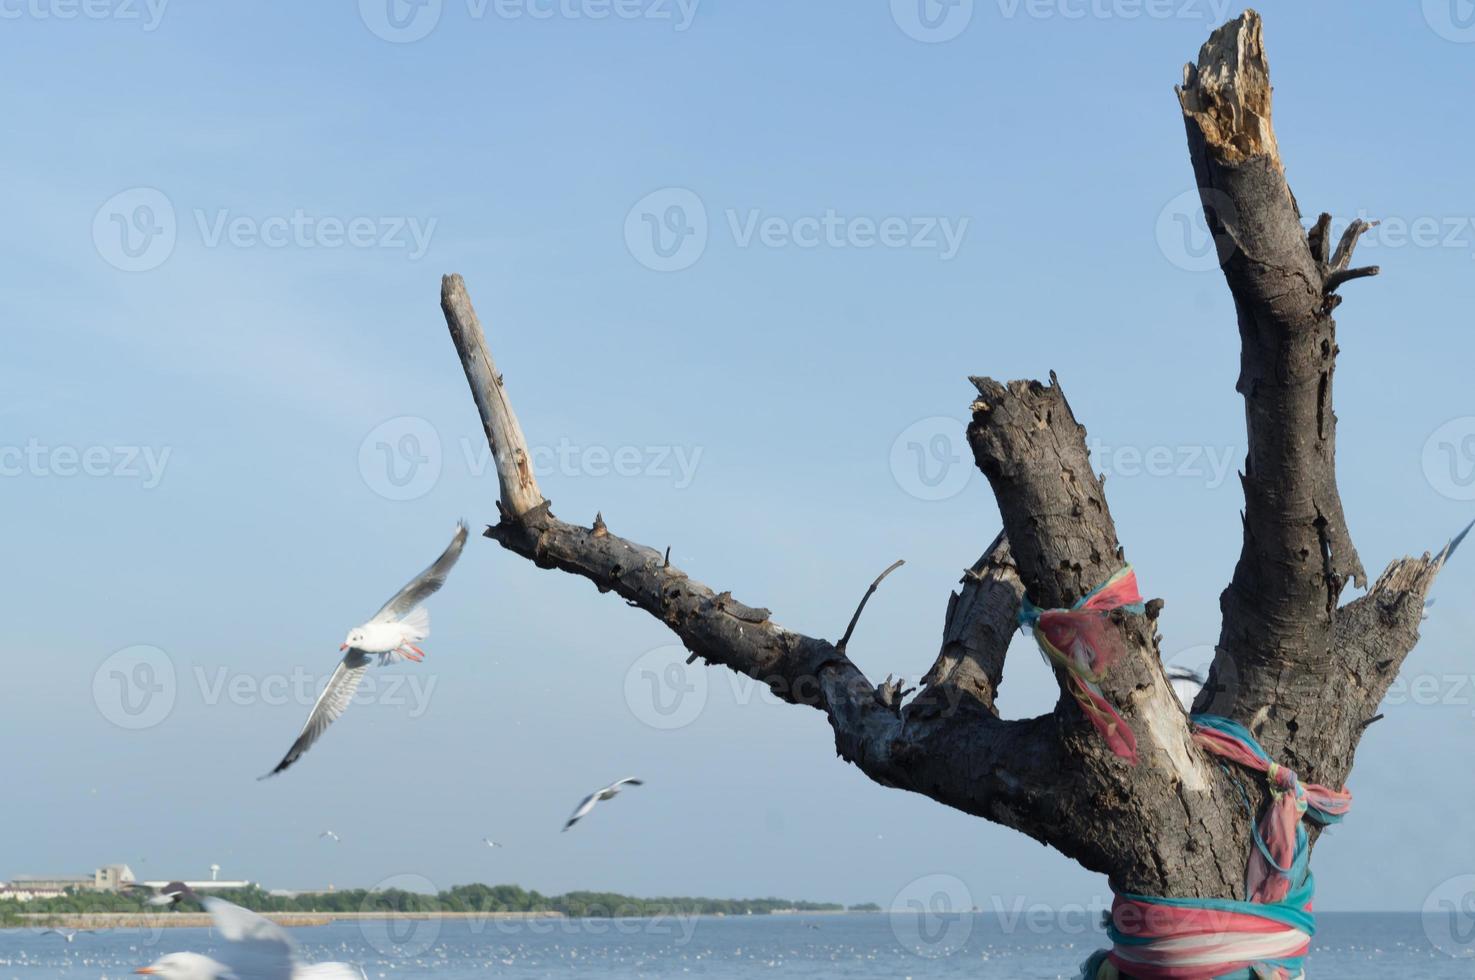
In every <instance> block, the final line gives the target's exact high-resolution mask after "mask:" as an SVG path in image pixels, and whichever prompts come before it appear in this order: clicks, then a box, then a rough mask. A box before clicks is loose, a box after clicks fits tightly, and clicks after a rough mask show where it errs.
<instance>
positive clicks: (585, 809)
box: [563, 793, 599, 830]
mask: <svg viewBox="0 0 1475 980" xmlns="http://www.w3.org/2000/svg"><path fill="white" fill-rule="evenodd" d="M598 800H599V794H598V793H590V794H589V795H588V796H586V797H584V802H582V803H580V804H579V808H578V809H577V810H575V811H574V815H573V816H571V817H569V818H568V823H566V824H564V825H563V829H564V830H568V829H569V828H570V827H572V826H573V825H574V824H576V823H578V822H579V821H580V820H582V819H583V818H584V817H586V816H588V815H589V811H590V810H592V809H594V804H595V803H596V802H597V801H598Z"/></svg>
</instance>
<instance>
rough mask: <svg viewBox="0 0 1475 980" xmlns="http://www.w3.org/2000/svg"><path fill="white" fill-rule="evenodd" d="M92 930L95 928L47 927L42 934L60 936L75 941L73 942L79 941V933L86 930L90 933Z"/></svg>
mask: <svg viewBox="0 0 1475 980" xmlns="http://www.w3.org/2000/svg"><path fill="white" fill-rule="evenodd" d="M92 931H93V930H91V929H46V930H44V931H42V933H41V935H43V936H60V937H61V938H63V939H65V940H66V941H67V942H68V943H73V942H76V941H77V936H78V935H79V934H81V933H84V932H88V933H90V932H92Z"/></svg>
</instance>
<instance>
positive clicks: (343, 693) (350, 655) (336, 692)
mask: <svg viewBox="0 0 1475 980" xmlns="http://www.w3.org/2000/svg"><path fill="white" fill-rule="evenodd" d="M368 666H369V655H368V654H367V653H364V652H363V651H362V650H358V649H354V648H352V647H350V648H349V651H348V652H347V653H345V654H344V655H343V661H342V662H341V663H340V664H339V665H338V669H337V670H335V671H333V677H332V679H331V680H329V681H328V686H327V687H325V688H323V693H322V694H320V695H318V700H317V704H314V705H313V706H312V714H310V715H308V716H307V724H305V725H303V726H302V732H301V734H299V735H298V736H297V741H295V742H293V743H292V747H291V748H290V749H288V750H287V754H286V755H285V756H283V757H282V761H281V762H279V763H277V767H276V768H275V769H273V770H272V771H271V772H269V773H267V774H266V776H262V777H260V778H261V779H266V778H267V776H275V775H276V774H277V773H279V772H281V771H282V770H283V769H286V768H287V767H288V766H290V765H291V764H292V763H294V762H296V761H297V760H298V759H300V758H302V754H303V753H304V752H306V751H307V750H308V749H310V748H312V743H314V742H316V741H317V740H318V739H319V738H320V737H322V734H323V732H325V731H327V730H328V726H329V725H331V724H333V722H335V721H337V720H338V716H339V715H341V714H343V712H345V711H347V710H348V705H349V704H350V703H351V702H352V701H353V695H354V692H355V691H357V690H358V687H359V681H361V680H363V677H364V671H365V670H366V669H368Z"/></svg>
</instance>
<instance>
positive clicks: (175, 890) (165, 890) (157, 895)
mask: <svg viewBox="0 0 1475 980" xmlns="http://www.w3.org/2000/svg"><path fill="white" fill-rule="evenodd" d="M127 888H128V890H129V891H150V892H153V894H152V895H150V896H149V897H148V898H146V899H144V904H145V905H153V906H160V905H168V906H175V905H178V904H179V902H180V900H181V899H183V898H185V897H186V896H188V895H191V894H192V893H191V892H190V890H189V887H188V886H186V885H185V883H184V882H182V881H171V882H169V884H167V885H163V886H161V887H158V888H155V887H154V886H153V885H145V884H141V883H137V882H130V883H129V884H128V885H127Z"/></svg>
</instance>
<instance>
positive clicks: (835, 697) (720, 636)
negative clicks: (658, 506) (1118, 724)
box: [442, 276, 1110, 867]
mask: <svg viewBox="0 0 1475 980" xmlns="http://www.w3.org/2000/svg"><path fill="white" fill-rule="evenodd" d="M442 297H443V299H442V308H443V310H444V312H445V314H446V323H447V326H448V327H449V328H450V332H451V336H452V338H453V340H454V341H455V344H456V349H457V350H458V351H459V352H462V363H463V365H465V366H466V367H467V380H468V381H469V382H470V383H471V385H472V388H473V393H474V394H475V396H476V403H477V407H478V409H479V410H480V412H481V415H482V423H483V425H484V427H485V428H486V431H487V439H488V441H489V442H490V444H491V445H492V446H493V447H515V448H514V449H513V450H512V451H511V452H509V453H508V454H507V458H508V459H509V460H511V461H515V460H517V459H518V458H519V456H518V453H517V450H518V449H519V448H520V449H521V451H522V454H523V456H522V458H526V446H527V442H526V439H525V438H524V436H523V433H522V430H521V428H520V427H519V425H518V422H517V418H516V416H515V415H514V414H513V412H512V410H511V405H510V404H509V403H508V402H507V399H506V394H505V389H504V388H503V387H502V384H501V379H500V377H499V376H498V375H497V374H496V372H495V368H492V367H491V366H490V365H491V363H492V362H491V358H490V356H489V355H488V354H486V341H485V338H484V336H483V334H482V330H481V325H480V323H479V321H478V320H477V318H476V314H475V312H474V311H473V310H472V307H471V302H470V300H469V298H468V297H467V296H466V290H465V285H464V283H463V282H462V280H461V278H460V277H459V276H447V277H445V280H444V282H443V284H442ZM466 352H471V354H472V355H474V356H469V357H468V354H467V353H466ZM482 365H486V367H485V369H482V368H481V366H482ZM474 369H475V370H474ZM498 458H499V468H498V474H499V477H501V480H500V483H501V492H502V499H501V500H500V501H499V509H500V510H501V512H502V516H501V520H500V521H499V523H498V524H496V525H495V526H493V527H490V528H488V529H487V532H486V535H487V537H489V538H491V539H493V540H494V541H496V542H498V543H499V544H501V545H502V546H503V547H504V548H506V549H507V550H509V551H512V552H514V553H515V554H518V555H521V556H523V557H525V558H528V559H530V560H532V561H533V562H534V563H536V564H537V565H538V566H539V567H542V568H557V569H560V570H562V571H565V572H569V573H572V574H574V575H578V576H580V577H582V578H586V579H588V580H590V581H591V582H593V583H594V585H595V586H596V587H597V588H598V589H599V590H600V591H601V592H614V593H616V594H617V595H619V596H621V597H622V598H624V599H625V600H626V602H628V603H629V604H630V605H633V606H636V607H638V608H640V609H643V610H645V611H646V612H647V613H649V614H651V615H652V616H654V617H656V618H657V619H659V620H660V621H661V622H663V623H665V624H666V625H667V626H668V627H670V628H671V630H672V631H673V632H675V634H676V635H677V636H678V637H679V638H680V639H681V641H682V643H683V644H685V646H686V647H687V649H688V650H690V651H691V652H692V654H693V655H694V657H700V658H702V659H704V660H706V661H707V662H708V663H713V664H719V665H721V666H725V667H728V668H730V669H732V670H735V671H738V672H740V673H743V674H746V675H748V676H750V677H753V678H756V679H757V680H759V681H762V682H763V683H765V684H767V685H768V687H769V688H770V689H771V690H772V691H773V692H774V694H776V695H777V696H778V697H780V698H782V699H783V700H785V701H788V702H790V703H793V704H803V705H809V706H811V707H814V708H818V709H820V710H822V711H824V712H825V714H826V716H827V718H828V719H829V722H830V725H831V728H832V729H833V730H834V734H835V747H836V751H837V752H838V754H839V755H840V756H841V757H842V758H844V759H846V760H847V761H850V762H852V763H854V764H855V765H856V766H857V767H859V768H860V769H861V771H862V772H864V773H865V774H866V775H867V776H869V777H870V778H871V779H873V780H875V781H877V782H879V783H882V784H884V785H887V786H896V787H900V788H903V789H909V790H912V791H914V792H917V793H921V794H923V795H925V796H928V797H931V798H932V799H935V800H937V801H939V802H941V803H944V804H947V805H948V806H952V807H956V808H958V809H960V810H963V811H965V812H967V813H972V814H975V815H977V816H982V817H985V818H987V819H990V820H994V821H996V822H999V823H1002V824H1005V825H1006V826H1010V827H1014V828H1016V829H1018V830H1021V831H1023V832H1024V833H1026V834H1029V835H1030V836H1032V837H1034V838H1036V839H1038V840H1041V841H1046V842H1049V843H1052V844H1055V845H1056V846H1057V847H1061V848H1062V849H1066V850H1067V852H1068V853H1081V852H1082V846H1081V845H1079V844H1078V843H1077V842H1076V841H1075V840H1074V835H1075V828H1074V827H1073V821H1072V820H1071V818H1070V812H1071V807H1072V806H1073V805H1074V801H1075V799H1076V795H1075V794H1074V793H1073V792H1072V791H1071V789H1070V786H1069V783H1070V778H1069V777H1063V776H1062V766H1063V762H1064V760H1063V758H1062V756H1061V752H1060V744H1059V739H1058V733H1057V730H1056V723H1055V720H1054V719H1053V718H1052V717H1049V716H1047V717H1045V718H1036V719H1031V720H1027V721H1002V720H1000V719H999V718H998V717H997V716H995V715H994V714H992V713H991V712H990V711H988V710H985V708H984V707H983V706H982V705H981V704H978V703H974V702H971V701H969V700H967V699H965V698H962V697H960V696H956V697H951V698H950V697H949V696H948V695H947V694H946V692H942V691H939V692H935V693H938V695H939V696H937V697H933V698H918V699H917V700H916V701H915V702H913V704H912V705H906V706H903V705H902V704H901V703H900V695H901V689H900V686H899V684H890V683H889V682H888V684H887V685H883V686H882V687H881V688H877V687H876V686H874V685H872V684H871V683H870V682H869V681H868V680H867V679H866V678H865V676H864V675H863V674H862V673H861V671H860V670H859V669H858V668H857V667H856V666H855V665H854V664H853V663H851V662H850V660H849V659H848V658H847V657H846V656H845V654H844V651H843V650H840V649H837V648H836V646H834V645H833V644H831V643H829V642H828V641H825V640H822V639H817V638H814V637H809V636H805V635H803V634H800V633H795V632H793V631H792V630H787V629H785V628H784V627H782V626H779V625H778V624H777V623H774V622H773V621H772V620H771V619H770V618H769V613H768V610H766V609H759V608H754V607H752V606H748V605H746V604H744V603H742V602H739V601H738V600H736V599H734V598H733V597H732V595H731V593H727V592H723V593H717V592H714V590H712V589H711V588H709V587H708V586H706V585H704V584H702V583H701V582H698V581H696V580H694V579H692V578H690V577H688V576H687V575H686V574H685V573H684V572H682V571H681V570H680V569H679V568H677V567H675V566H674V565H672V564H670V562H669V560H667V558H666V557H665V556H663V555H662V554H661V553H659V552H657V551H655V550H654V549H652V548H647V547H645V546H643V545H639V544H636V543H634V542H632V541H628V540H626V539H625V538H622V537H620V536H618V535H615V534H613V533H611V532H610V530H609V528H608V526H606V524H605V522H604V520H603V517H602V516H597V517H596V519H595V521H594V523H593V525H592V526H591V527H587V528H586V527H580V526H577V525H573V524H569V523H567V522H565V521H561V520H559V519H558V518H557V517H555V516H554V515H553V513H552V510H551V507H550V505H549V503H548V502H547V501H546V500H544V499H543V498H542V495H541V493H540V492H539V490H538V488H537V484H536V482H535V481H534V482H530V481H529V480H524V479H522V469H521V467H518V466H515V465H513V466H509V467H508V468H507V469H506V470H505V471H504V470H503V468H502V467H501V465H500V461H501V459H502V456H500V455H499V457H498ZM528 475H529V477H530V476H531V474H530V472H529V474H528ZM534 495H535V496H536V498H537V502H536V503H535V504H533V505H532V506H525V505H526V503H527V502H528V501H529V500H530V499H532V497H533V496H534ZM974 594H976V595H977V596H978V601H985V600H988V601H994V602H996V601H997V600H996V599H995V597H994V596H993V593H992V591H991V590H990V591H988V592H976V593H974ZM1015 606H1016V608H1017V601H1016V603H1015ZM954 608H956V603H955V605H954ZM1010 615H1012V611H1011V613H1010ZM975 621H978V620H977V618H975ZM958 628H959V629H960V630H964V629H965V627H962V626H960V627H958ZM1003 639H1004V645H1005V646H1006V645H1007V635H1005V636H1004V637H1003ZM978 649H980V650H981V649H982V648H981V647H978ZM998 656H999V657H1002V647H1001V648H1000V649H999V651H998ZM914 707H915V708H916V710H915V711H914V710H912V709H913V708H914ZM1104 830H1108V831H1109V830H1110V828H1105V829H1104ZM1089 853H1090V854H1091V855H1092V857H1093V859H1094V863H1095V864H1096V866H1098V867H1100V866H1103V862H1104V861H1106V860H1107V857H1106V855H1107V854H1108V853H1109V848H1108V846H1107V843H1106V834H1105V833H1103V834H1102V835H1100V839H1098V840H1096V841H1094V842H1093V843H1092V845H1091V847H1090V849H1089Z"/></svg>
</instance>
